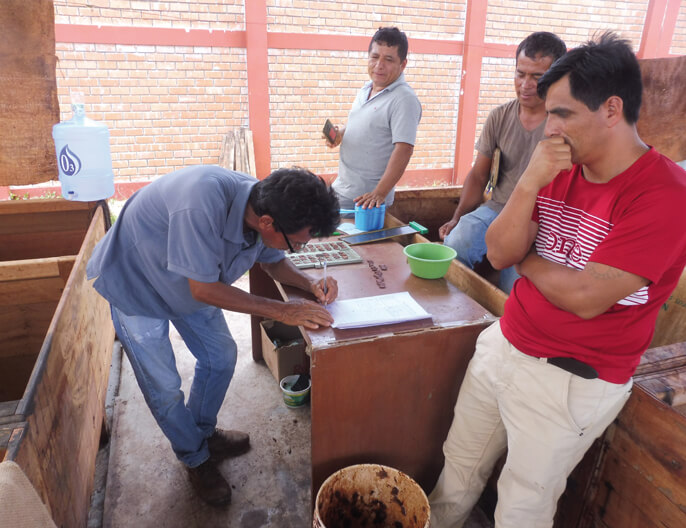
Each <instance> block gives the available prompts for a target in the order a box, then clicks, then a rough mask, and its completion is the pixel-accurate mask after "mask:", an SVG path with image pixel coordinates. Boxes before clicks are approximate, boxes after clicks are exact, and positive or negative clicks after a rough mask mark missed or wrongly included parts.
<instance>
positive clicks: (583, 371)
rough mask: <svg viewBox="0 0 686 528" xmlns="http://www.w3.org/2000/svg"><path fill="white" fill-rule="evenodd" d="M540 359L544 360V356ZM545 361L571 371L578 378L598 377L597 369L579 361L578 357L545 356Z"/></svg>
mask: <svg viewBox="0 0 686 528" xmlns="http://www.w3.org/2000/svg"><path fill="white" fill-rule="evenodd" d="M540 359H541V360H544V358H540ZM545 362H546V363H549V364H551V365H555V366H556V367H558V368H561V369H562V370H566V371H567V372H571V373H572V374H574V375H576V376H579V377H580V378H584V379H595V378H597V377H598V371H597V370H596V369H594V368H593V367H592V366H591V365H587V364H586V363H584V362H583V361H579V360H578V359H574V358H572V357H552V358H546V359H545Z"/></svg>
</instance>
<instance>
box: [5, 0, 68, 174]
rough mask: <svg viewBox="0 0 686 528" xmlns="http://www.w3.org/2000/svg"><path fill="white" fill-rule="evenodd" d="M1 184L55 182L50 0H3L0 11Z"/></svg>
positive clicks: (55, 114)
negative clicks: (0, 63) (28, 0)
mask: <svg viewBox="0 0 686 528" xmlns="http://www.w3.org/2000/svg"><path fill="white" fill-rule="evenodd" d="M0 33H1V34H2V38H0V57H2V74H1V75H0V103H1V105H2V112H0V185H21V184H29V183H38V182H43V181H48V180H53V179H57V161H56V156H55V145H54V142H53V140H52V126H53V125H54V124H55V123H57V122H59V119H60V114H59V104H58V101H57V83H56V81H55V65H56V61H57V57H56V55H55V16H54V7H53V3H52V1H51V0H31V1H30V2H27V1H26V0H4V1H3V2H2V9H0Z"/></svg>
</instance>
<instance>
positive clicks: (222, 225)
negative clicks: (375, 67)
mask: <svg viewBox="0 0 686 528" xmlns="http://www.w3.org/2000/svg"><path fill="white" fill-rule="evenodd" d="M338 211H339V205H338V200H337V198H336V195H335V193H334V192H333V191H332V190H331V189H330V188H328V187H327V185H326V183H325V182H324V181H323V180H322V179H321V178H319V177H317V176H315V175H314V174H312V173H311V172H309V171H306V170H304V169H280V170H278V171H275V172H274V173H272V174H271V175H270V176H269V177H268V178H266V179H264V180H263V181H259V182H258V181H257V180H256V179H254V178H252V177H250V176H247V175H245V174H240V173H237V172H233V171H227V170H224V169H222V168H220V167H217V166H195V167H189V168H186V169H182V170H179V171H176V172H173V173H171V174H168V175H166V176H163V177H162V178H159V179H158V180H156V181H154V182H152V183H151V184H150V185H148V186H146V187H144V188H143V189H141V190H140V191H138V192H137V193H136V194H134V195H133V196H132V197H131V198H130V199H129V200H128V201H127V203H126V205H125V206H124V208H123V209H122V211H121V214H120V215H119V218H118V219H117V221H116V222H115V223H114V225H113V226H112V229H110V230H109V231H108V232H107V234H106V235H105V237H104V238H103V239H102V240H101V241H100V243H99V244H98V245H97V246H96V248H95V250H94V251H93V255H92V256H91V259H90V260H89V262H88V268H87V272H88V278H89V279H92V278H96V280H95V282H94V283H93V286H94V287H95V289H96V290H97V291H98V292H99V293H100V294H101V295H102V296H103V297H105V298H106V299H107V300H108V301H109V302H110V305H111V308H112V320H113V322H114V326H115V329H116V331H117V336H118V337H119V339H120V341H121V343H122V345H123V347H124V350H125V351H126V354H127V356H128V358H129V360H130V362H131V366H132V368H133V371H134V374H135V376H136V379H137V381H138V385H139V386H140V388H141V391H142V392H143V395H144V397H145V401H146V402H147V404H148V406H149V407H150V410H151V411H152V414H153V416H154V417H155V420H156V421H157V423H158V425H159V426H160V428H161V429H162V431H163V432H164V434H165V435H166V437H167V438H168V439H169V441H170V442H171V446H172V449H173V450H174V453H175V454H176V456H177V458H179V460H181V462H183V463H184V464H185V465H186V468H187V469H188V473H189V478H190V481H191V483H192V485H193V487H194V488H195V490H196V492H197V493H198V495H199V496H200V497H201V498H202V499H203V500H205V501H206V502H207V503H209V504H211V505H213V506H224V505H226V504H228V503H229V502H230V500H231V486H230V485H229V483H228V482H227V481H226V479H225V478H224V477H223V476H222V475H221V473H220V472H219V470H218V468H217V464H218V462H220V461H221V460H222V459H224V458H226V457H229V456H235V455H238V454H241V453H243V452H245V451H247V449H249V442H250V441H249V437H248V435H247V434H246V433H242V432H239V431H225V430H222V429H218V428H216V425H217V414H218V412H219V409H220V407H221V405H222V402H223V401H224V396H225V395H226V391H227V389H228V387H229V382H230V381H231V377H232V376H233V371H234V368H235V365H236V355H237V349H236V343H235V342H234V340H233V338H232V337H231V333H230V332H229V329H228V327H227V324H226V321H225V319H224V315H223V313H222V309H224V310H231V311H234V312H241V313H248V314H252V315H258V316H262V317H265V318H269V319H275V320H277V321H281V322H283V323H285V324H288V325H294V326H297V325H303V326H305V327H308V328H318V327H319V326H320V325H321V326H329V325H330V324H331V322H332V318H331V315H330V314H329V312H328V311H327V310H326V309H325V308H324V307H323V306H322V305H321V304H318V303H316V302H313V301H289V302H282V301H277V300H273V299H267V298H264V297H259V296H257V295H253V294H251V293H248V292H245V291H243V290H241V289H239V288H235V287H233V286H231V284H232V283H233V282H234V281H235V280H236V279H238V278H239V277H240V276H241V275H243V274H244V273H245V272H246V271H248V270H249V269H250V268H251V267H252V265H253V264H254V263H255V262H259V263H260V264H261V266H262V268H263V269H264V270H265V271H266V272H267V273H268V274H269V275H270V276H271V277H273V278H274V279H275V280H278V281H280V282H282V283H285V284H290V285H292V286H295V287H298V288H300V289H302V290H305V291H309V292H310V293H312V295H313V296H314V297H315V298H316V299H317V300H318V301H320V302H331V301H333V300H334V299H335V298H336V296H337V294H338V286H337V284H336V281H335V280H334V279H333V278H331V277H328V279H327V282H326V287H325V285H324V282H323V280H317V281H314V280H311V279H310V278H309V276H308V275H306V274H304V273H303V272H301V271H300V270H298V269H297V268H296V267H295V266H294V265H293V264H292V263H291V262H290V260H289V259H287V258H284V253H283V250H284V249H290V250H291V251H293V250H294V249H297V248H300V247H302V246H304V245H305V244H306V243H307V242H308V240H310V238H311V237H313V236H315V235H317V236H328V235H330V234H331V233H332V232H333V231H334V229H335V228H336V226H337V225H338V222H339V214H338ZM170 322H171V323H172V324H173V325H174V326H175V327H176V329H177V330H178V331H179V334H181V337H182V338H183V340H184V342H185V343H186V345H187V346H188V349H189V350H190V352H191V353H192V354H193V355H194V356H195V358H196V360H197V363H196V367H195V376H194V378H193V383H192V386H191V389H190V393H189V395H188V399H187V400H186V401H185V402H184V394H183V392H182V391H181V378H180V377H179V373H178V371H177V369H176V364H175V359H174V351H173V349H172V345H171V342H170V340H169V323H170Z"/></svg>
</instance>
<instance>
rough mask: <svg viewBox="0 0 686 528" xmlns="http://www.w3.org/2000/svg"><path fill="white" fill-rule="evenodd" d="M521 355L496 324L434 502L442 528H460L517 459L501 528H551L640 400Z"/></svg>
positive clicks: (503, 500)
mask: <svg viewBox="0 0 686 528" xmlns="http://www.w3.org/2000/svg"><path fill="white" fill-rule="evenodd" d="M631 387H632V380H629V381H628V382H627V383H625V384H624V385H617V384H614V383H609V382H606V381H603V380H600V379H592V380H588V379H583V378H581V377H579V376H576V375H574V374H571V373H569V372H566V371H564V370H562V369H560V368H558V367H556V366H554V365H549V364H548V363H546V362H545V360H543V359H539V358H535V357H532V356H528V355H526V354H523V353H522V352H520V351H518V350H517V349H516V348H514V347H513V346H512V345H511V344H510V343H509V342H508V341H507V339H505V337H504V336H503V334H502V332H501V331H500V324H499V323H497V322H496V323H494V324H493V325H491V326H490V327H489V328H487V329H486V330H485V331H484V332H482V333H481V335H480V336H479V338H478V340H477V344H476V352H475V353H474V357H473V358H472V360H471V362H470V363H469V367H468V369H467V373H466V375H465V379H464V381H463V383H462V387H461V388H460V394H459V396H458V398H457V403H456V405H455V417H454V419H453V423H452V425H451V426H450V431H449V432H448V437H447V438H446V441H445V443H444V445H443V453H444V455H445V465H444V467H443V471H442V472H441V475H440V477H439V479H438V482H437V484H436V487H435V488H434V490H433V491H432V492H431V494H430V496H429V502H430V503H431V527H432V528H459V527H461V526H462V524H463V523H464V521H465V520H466V519H467V517H468V516H469V513H470V511H471V510H472V507H473V506H474V504H476V501H477V500H478V498H479V496H480V495H481V492H482V490H483V488H484V486H485V484H486V481H487V479H488V477H489V476H490V475H491V473H492V471H493V466H494V465H495V463H496V461H497V460H498V458H500V456H501V455H502V454H503V453H504V452H505V451H506V449H507V452H508V455H507V461H506V463H505V466H504V467H503V470H502V473H501V475H500V478H499V479H498V504H497V506H496V511H495V525H496V527H497V528H509V527H512V528H523V527H526V528H548V527H550V526H552V524H553V517H554V515H555V509H556V506H557V500H558V498H559V497H560V495H561V494H562V492H563V491H564V489H565V486H566V482H567V476H568V475H569V474H570V473H571V471H572V470H573V469H574V467H575V466H576V465H577V464H578V463H579V461H580V460H581V458H582V457H583V455H584V453H585V452H586V451H587V450H588V448H589V447H590V446H591V444H592V443H593V441H594V440H595V439H596V438H597V437H598V436H600V435H601V434H602V433H603V431H605V429H606V428H607V426H608V425H609V424H610V423H611V422H612V421H613V420H614V419H615V417H616V416H617V414H618V413H619V411H620V410H621V409H622V407H623V406H624V404H625V403H626V401H627V399H628V398H629V396H630V394H631Z"/></svg>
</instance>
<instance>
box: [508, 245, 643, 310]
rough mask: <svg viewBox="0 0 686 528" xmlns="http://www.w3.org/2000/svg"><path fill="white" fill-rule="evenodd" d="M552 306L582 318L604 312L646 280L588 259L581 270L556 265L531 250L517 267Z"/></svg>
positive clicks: (637, 288)
mask: <svg viewBox="0 0 686 528" xmlns="http://www.w3.org/2000/svg"><path fill="white" fill-rule="evenodd" d="M517 271H518V272H519V274H520V275H522V276H523V277H527V278H528V279H529V280H530V281H531V282H533V283H534V286H536V288H537V289H538V291H540V292H541V293H542V294H543V296H544V297H545V298H546V299H547V300H548V301H550V302H551V303H552V304H553V305H555V306H557V307H558V308H560V309H562V310H566V311H568V312H571V313H573V314H575V315H577V316H579V317H581V318H582V319H591V318H593V317H597V316H598V315H600V314H602V313H605V312H606V311H607V310H609V309H610V307H612V306H613V305H614V304H615V303H616V302H618V301H619V300H620V299H623V298H625V297H626V296H627V295H629V294H631V293H633V292H635V291H637V290H639V289H640V288H641V287H643V286H645V285H646V284H648V280H647V279H644V278H643V277H639V276H638V275H634V274H632V273H628V272H625V271H623V270H620V269H617V268H613V267H611V266H606V265H604V264H599V263H596V262H587V263H586V266H585V267H584V269H583V270H577V269H573V268H570V267H567V266H564V265H562V264H557V263H555V262H551V261H549V260H546V259H544V258H543V257H541V256H539V255H537V254H535V253H533V252H532V253H530V254H529V255H527V257H526V258H525V259H524V260H523V261H522V262H521V263H520V264H519V265H518V266H517Z"/></svg>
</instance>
